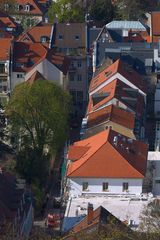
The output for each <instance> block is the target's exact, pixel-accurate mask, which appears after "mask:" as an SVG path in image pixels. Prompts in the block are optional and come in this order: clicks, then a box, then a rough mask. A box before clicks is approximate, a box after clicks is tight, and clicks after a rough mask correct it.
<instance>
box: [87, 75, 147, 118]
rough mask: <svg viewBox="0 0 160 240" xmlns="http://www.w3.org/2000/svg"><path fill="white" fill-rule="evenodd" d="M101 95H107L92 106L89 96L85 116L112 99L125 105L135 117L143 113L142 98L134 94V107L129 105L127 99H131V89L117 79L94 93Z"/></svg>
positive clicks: (136, 93) (91, 99)
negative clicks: (134, 113)
mask: <svg viewBox="0 0 160 240" xmlns="http://www.w3.org/2000/svg"><path fill="white" fill-rule="evenodd" d="M101 93H108V94H109V95H108V96H107V97H105V98H103V99H102V100H101V101H99V102H98V103H96V104H93V96H90V97H89V103H88V108H87V114H89V113H90V112H92V111H95V110H97V109H98V108H100V107H102V106H103V105H105V104H106V103H108V102H109V101H111V100H112V99H113V98H116V99H117V100H119V101H120V102H122V103H123V104H125V105H126V106H127V107H129V108H130V109H132V110H133V111H134V112H136V114H137V115H141V114H142V112H143V109H144V97H143V96H142V95H141V94H139V93H138V92H135V94H134V95H135V96H134V99H135V100H134V105H131V104H130V103H129V100H127V99H128V98H133V93H132V88H131V87H129V86H128V85H126V84H125V83H123V82H122V81H120V80H119V79H114V80H113V81H112V82H110V83H109V84H107V85H106V86H104V87H103V88H101V89H100V90H99V91H97V92H96V94H101Z"/></svg>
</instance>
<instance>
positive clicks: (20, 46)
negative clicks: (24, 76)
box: [13, 42, 70, 75]
mask: <svg viewBox="0 0 160 240" xmlns="http://www.w3.org/2000/svg"><path fill="white" fill-rule="evenodd" d="M13 58H14V71H15V72H29V71H30V70H31V69H32V68H33V67H34V66H36V65H37V64H38V63H40V62H41V61H42V60H43V59H45V58H46V59H47V60H48V61H49V62H51V63H52V64H53V65H55V66H56V67H57V68H58V69H59V70H60V71H62V72H63V74H64V75H66V74H67V71H68V67H69V64H70V61H69V59H68V58H67V57H65V55H63V54H61V53H56V52H55V51H54V50H53V49H48V48H46V47H45V46H43V44H41V43H25V42H16V43H15V44H14V54H13Z"/></svg>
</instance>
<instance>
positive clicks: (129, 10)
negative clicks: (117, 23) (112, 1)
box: [115, 0, 157, 20]
mask: <svg viewBox="0 0 160 240" xmlns="http://www.w3.org/2000/svg"><path fill="white" fill-rule="evenodd" d="M156 6H157V4H156V3H155V2H154V4H153V1H150V0H132V1H130V0H119V1H117V2H116V14H115V17H116V18H117V19H120V18H121V19H123V20H138V19H139V18H142V17H144V14H145V13H146V12H147V11H151V10H154V8H156Z"/></svg>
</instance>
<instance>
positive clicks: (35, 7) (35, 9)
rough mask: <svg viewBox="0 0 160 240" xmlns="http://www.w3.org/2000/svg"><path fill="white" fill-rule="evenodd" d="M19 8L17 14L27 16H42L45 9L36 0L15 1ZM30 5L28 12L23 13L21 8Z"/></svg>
mask: <svg viewBox="0 0 160 240" xmlns="http://www.w3.org/2000/svg"><path fill="white" fill-rule="evenodd" d="M16 2H17V4H18V5H19V6H21V7H20V10H19V13H21V14H29V15H43V14H44V13H45V12H46V10H47V9H45V8H43V7H42V6H41V4H39V3H38V1H36V0H16ZM25 5H30V7H31V9H30V11H24V9H23V6H25Z"/></svg>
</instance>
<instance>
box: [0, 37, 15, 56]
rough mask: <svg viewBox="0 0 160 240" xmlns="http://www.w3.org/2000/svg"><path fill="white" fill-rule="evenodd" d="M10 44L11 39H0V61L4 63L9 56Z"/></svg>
mask: <svg viewBox="0 0 160 240" xmlns="http://www.w3.org/2000/svg"><path fill="white" fill-rule="evenodd" d="M11 44H12V39H11V38H1V39H0V46H1V48H0V60H1V61H6V60H9V56H10V48H11Z"/></svg>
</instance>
